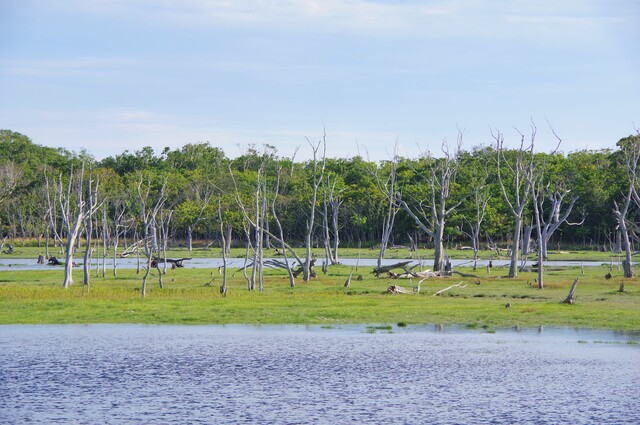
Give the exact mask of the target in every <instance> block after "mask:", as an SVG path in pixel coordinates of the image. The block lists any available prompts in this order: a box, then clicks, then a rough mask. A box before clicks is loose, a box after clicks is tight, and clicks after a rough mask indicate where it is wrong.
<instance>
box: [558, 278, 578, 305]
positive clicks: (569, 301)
mask: <svg viewBox="0 0 640 425" xmlns="http://www.w3.org/2000/svg"><path fill="white" fill-rule="evenodd" d="M577 285H578V278H577V277H576V280H574V281H573V285H571V289H569V293H568V294H567V298H565V299H564V301H562V302H561V303H562V304H573V293H574V292H575V291H576V286H577Z"/></svg>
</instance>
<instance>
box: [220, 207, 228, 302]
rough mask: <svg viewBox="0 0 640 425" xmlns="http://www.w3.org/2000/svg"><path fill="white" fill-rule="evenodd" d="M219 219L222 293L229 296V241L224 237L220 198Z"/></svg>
mask: <svg viewBox="0 0 640 425" xmlns="http://www.w3.org/2000/svg"><path fill="white" fill-rule="evenodd" d="M218 221H220V238H222V241H221V242H222V243H221V244H220V245H221V248H222V285H221V286H220V293H221V294H222V296H224V297H226V296H227V241H226V238H225V237H224V223H223V221H222V203H221V201H220V198H218Z"/></svg>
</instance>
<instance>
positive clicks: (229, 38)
mask: <svg viewBox="0 0 640 425" xmlns="http://www.w3.org/2000/svg"><path fill="white" fill-rule="evenodd" d="M639 94H640V2H638V1H636V0H627V1H623V0H566V1H565V0H551V1H546V0H537V1H536V0H531V1H524V0H518V1H491V0H486V1H474V0H452V1H411V0H401V1H384V0H343V1H338V0H325V1H321V0H300V1H294V0H273V1H245V0H235V1H234V0H225V1H222V0H221V1H207V0H163V1H159V0H0V128H8V129H11V130H14V131H18V132H21V133H24V134H26V135H28V136H29V137H31V138H32V140H33V141H34V142H35V143H38V144H42V145H47V146H54V147H64V148H67V149H69V150H74V151H79V150H80V149H82V148H86V149H87V150H88V151H89V152H90V153H92V154H94V156H96V157H97V158H103V157H105V156H109V155H114V154H118V153H121V152H122V151H124V150H125V149H128V150H130V151H135V150H138V149H140V148H142V147H143V146H151V147H153V148H154V149H156V151H160V150H161V149H162V148H164V147H165V146H168V147H171V148H176V147H180V146H182V145H184V144H186V143H192V142H198V141H208V142H210V143H211V144H212V145H214V146H219V147H222V148H223V149H224V151H225V153H226V154H227V155H228V156H230V157H233V156H236V155H238V154H239V153H241V152H242V151H243V150H244V149H245V148H246V147H247V146H248V145H250V144H255V145H256V146H257V147H258V148H259V147H261V146H262V145H264V144H269V145H273V146H275V147H276V148H277V150H278V154H279V155H281V156H290V155H291V154H292V153H293V152H294V150H295V148H296V146H300V150H299V153H298V156H297V158H298V159H306V158H308V157H309V156H310V153H311V149H310V148H309V146H308V144H307V141H306V138H308V139H310V140H311V141H315V140H318V139H319V138H320V137H321V136H322V132H323V126H324V128H326V133H327V156H329V157H341V158H346V157H350V156H354V155H357V154H358V152H360V154H361V155H363V156H367V155H368V157H369V158H370V159H372V160H380V159H386V158H388V157H389V155H390V153H391V152H392V151H393V145H394V144H395V142H396V140H397V141H398V143H399V153H400V154H401V155H403V156H415V155H418V154H419V153H420V152H425V151H432V152H433V153H435V154H437V153H438V151H439V149H440V145H441V143H442V141H443V139H445V138H446V139H447V140H449V141H450V142H454V141H455V140H456V136H457V134H458V131H459V130H462V131H464V141H463V145H462V147H463V148H464V149H471V148H473V147H474V146H478V145H487V144H490V143H491V142H492V140H493V139H492V138H491V129H497V130H499V131H501V132H502V133H504V135H505V144H506V145H507V146H510V147H517V146H519V136H518V132H517V131H516V129H518V130H520V131H522V132H523V133H528V132H529V129H530V125H531V121H532V120H533V122H534V123H535V124H536V125H537V127H538V134H537V138H536V150H538V151H543V152H544V151H550V150H552V149H553V147H555V140H554V138H553V134H552V132H551V131H550V129H549V124H550V125H551V126H552V127H553V129H554V130H555V131H556V133H557V134H558V135H559V136H561V137H562V139H563V142H562V144H561V150H562V151H564V152H571V151H574V150H578V149H584V148H588V149H600V148H607V147H611V148H612V147H614V146H615V142H616V141H617V140H618V139H619V138H621V137H624V136H626V135H628V134H631V133H633V132H634V126H635V127H639V126H640V103H639V101H638V99H639ZM548 123H549V124H548Z"/></svg>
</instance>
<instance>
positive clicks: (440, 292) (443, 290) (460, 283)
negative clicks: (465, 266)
mask: <svg viewBox="0 0 640 425" xmlns="http://www.w3.org/2000/svg"><path fill="white" fill-rule="evenodd" d="M460 285H462V282H459V283H456V284H455V285H451V286H449V287H447V288H444V289H441V290H439V291H438V292H436V293H435V294H433V295H432V297H436V296H438V295H440V294H442V293H443V292H446V291H448V290H449V289H452V288H456V287H457V288H466V287H467V285H464V286H460Z"/></svg>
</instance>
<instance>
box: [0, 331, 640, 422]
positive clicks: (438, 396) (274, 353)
mask: <svg viewBox="0 0 640 425" xmlns="http://www.w3.org/2000/svg"><path fill="white" fill-rule="evenodd" d="M638 341H640V335H631V334H624V333H615V332H610V331H588V330H574V329H564V328H558V329H519V330H517V331H516V330H501V329H498V330H497V331H496V333H483V332H481V331H477V330H466V329H462V328H458V327H451V328H442V327H438V326H428V325H424V326H408V327H402V328H401V327H397V326H393V327H392V328H391V329H386V328H381V329H377V328H375V327H371V326H370V327H367V326H364V325H360V326H340V327H337V328H331V329H329V328H322V327H304V326H263V327H255V326H239V325H238V326H236V325H234V326H145V325H46V326H40V325H38V326H27V325H7V326H0V423H3V424H23V423H39V424H40V423H47V424H68V423H76V424H97V423H108V424H130V423H161V424H186V423H189V424H212V423H247V424H306V423H313V424H325V423H326V424H343V423H358V424H423V423H438V424H460V423H464V424H487V423H519V424H520V423H535V424H558V423H571V424H594V423H611V424H637V423H640V373H638V372H639V371H640V346H639V345H638V344H637V342H638Z"/></svg>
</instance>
